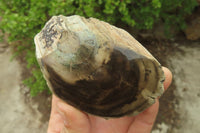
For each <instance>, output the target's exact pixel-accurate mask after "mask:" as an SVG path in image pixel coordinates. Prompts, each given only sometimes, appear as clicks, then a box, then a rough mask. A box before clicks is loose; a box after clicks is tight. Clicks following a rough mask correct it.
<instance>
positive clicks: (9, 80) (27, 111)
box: [0, 44, 47, 133]
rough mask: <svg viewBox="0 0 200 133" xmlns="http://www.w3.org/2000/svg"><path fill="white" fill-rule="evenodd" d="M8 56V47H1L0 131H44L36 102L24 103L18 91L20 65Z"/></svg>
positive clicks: (4, 132) (45, 125)
mask: <svg viewBox="0 0 200 133" xmlns="http://www.w3.org/2000/svg"><path fill="white" fill-rule="evenodd" d="M1 46H3V44H0V47H1ZM3 51H4V52H3ZM10 58H11V51H10V49H9V48H7V49H4V50H3V49H1V52H0V133H45V132H46V128H47V122H46V123H42V122H41V121H40V119H41V115H42V114H41V113H40V112H39V111H38V110H37V107H38V105H37V104H34V103H30V104H29V105H27V104H26V103H25V101H24V100H25V98H24V95H23V94H22V93H21V92H20V84H21V77H20V75H21V74H20V73H21V67H20V65H19V63H18V62H17V61H16V60H13V61H12V62H11V61H10Z"/></svg>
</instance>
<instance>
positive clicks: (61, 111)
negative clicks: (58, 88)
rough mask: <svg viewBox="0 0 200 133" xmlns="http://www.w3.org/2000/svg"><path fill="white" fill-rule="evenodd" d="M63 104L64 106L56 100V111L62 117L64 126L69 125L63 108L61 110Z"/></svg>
mask: <svg viewBox="0 0 200 133" xmlns="http://www.w3.org/2000/svg"><path fill="white" fill-rule="evenodd" d="M63 106H65V105H64V104H63V103H60V102H58V103H57V111H58V113H59V114H60V116H61V118H62V119H63V123H64V125H65V126H66V127H68V126H69V120H68V119H67V117H66V115H65V113H64V110H63Z"/></svg>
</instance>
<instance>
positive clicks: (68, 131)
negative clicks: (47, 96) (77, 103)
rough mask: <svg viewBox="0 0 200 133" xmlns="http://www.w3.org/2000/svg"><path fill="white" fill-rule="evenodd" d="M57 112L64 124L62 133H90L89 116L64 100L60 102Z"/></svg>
mask: <svg viewBox="0 0 200 133" xmlns="http://www.w3.org/2000/svg"><path fill="white" fill-rule="evenodd" d="M57 110H58V113H59V114H60V116H61V117H62V119H63V123H64V127H63V129H62V131H61V133H89V130H90V122H89V119H88V115H87V114H85V113H83V112H81V111H79V110H77V109H75V108H74V107H72V106H70V105H68V104H67V103H65V102H63V101H62V100H58V102H57Z"/></svg>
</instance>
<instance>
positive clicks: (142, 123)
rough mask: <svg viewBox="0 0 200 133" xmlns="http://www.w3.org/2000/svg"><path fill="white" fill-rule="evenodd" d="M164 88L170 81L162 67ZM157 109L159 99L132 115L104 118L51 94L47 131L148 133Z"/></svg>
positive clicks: (66, 132)
mask: <svg viewBox="0 0 200 133" xmlns="http://www.w3.org/2000/svg"><path fill="white" fill-rule="evenodd" d="M163 71H164V73H165V78H166V79H165V82H164V88H165V90H166V89H167V88H168V87H169V85H170V84H171V81H172V74H171V72H170V71H169V70H168V69H167V68H165V67H163ZM158 109H159V99H157V100H156V102H155V104H153V105H152V106H151V107H149V108H148V109H146V110H145V111H144V112H142V113H140V114H139V115H137V116H133V117H128V116H126V117H121V118H114V119H108V120H106V119H104V118H101V117H97V116H93V115H89V114H86V113H84V112H81V111H79V110H77V109H75V108H74V107H72V106H70V105H68V104H67V103H65V102H63V101H62V100H61V99H59V98H58V97H56V96H55V95H53V98H52V109H51V116H50V120H49V126H48V131H47V132H48V133H150V132H151V130H152V127H153V125H154V122H155V119H156V116H157V113H158Z"/></svg>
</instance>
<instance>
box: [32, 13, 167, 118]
mask: <svg viewBox="0 0 200 133" xmlns="http://www.w3.org/2000/svg"><path fill="white" fill-rule="evenodd" d="M35 44H36V55H37V58H38V62H39V64H40V66H41V70H42V72H43V74H44V77H45V79H46V80H47V83H48V86H49V87H50V89H51V90H52V91H53V93H54V94H56V95H57V96H58V97H60V98H61V99H63V100H64V101H66V102H67V103H68V104H70V105H72V106H74V107H76V108H78V109H80V110H82V111H85V112H87V113H90V114H94V115H98V116H102V117H121V116H125V115H136V114H138V113H140V112H142V111H143V110H145V109H146V108H147V107H149V106H150V105H152V104H153V103H154V102H155V99H156V98H157V97H158V96H160V95H162V93H163V90H164V89H163V81H164V74H163V71H162V69H161V65H160V64H159V63H158V61H157V60H156V59H155V58H154V57H153V56H152V55H151V54H150V53H149V52H148V51H147V50H146V49H145V48H144V47H143V46H142V45H141V44H140V43H139V42H138V41H137V40H135V39H134V38H133V37H132V36H131V35H130V34H128V33H127V32H126V31H124V30H123V29H119V28H117V27H114V26H112V25H110V24H108V23H105V22H103V21H99V20H97V19H94V18H89V19H85V18H83V17H80V16H76V15H75V16H70V17H65V16H61V15H60V16H54V17H52V18H51V19H50V20H49V21H48V22H47V23H46V25H45V27H44V28H43V29H42V31H41V32H40V33H38V34H37V35H36V37H35Z"/></svg>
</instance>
